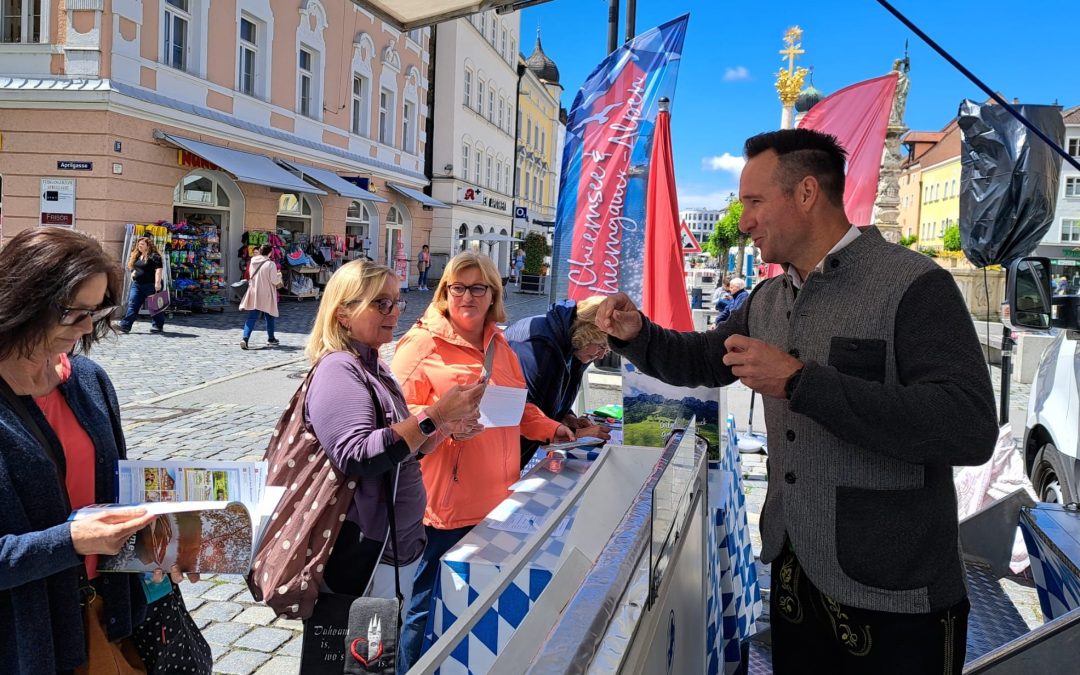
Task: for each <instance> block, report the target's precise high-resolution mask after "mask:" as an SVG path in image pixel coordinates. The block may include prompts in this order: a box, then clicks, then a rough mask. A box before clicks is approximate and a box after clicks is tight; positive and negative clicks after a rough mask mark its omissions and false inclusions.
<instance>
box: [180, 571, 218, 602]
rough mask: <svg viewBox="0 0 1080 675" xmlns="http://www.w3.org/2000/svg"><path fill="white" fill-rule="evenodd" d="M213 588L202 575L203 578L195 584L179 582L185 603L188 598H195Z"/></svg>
mask: <svg viewBox="0 0 1080 675" xmlns="http://www.w3.org/2000/svg"><path fill="white" fill-rule="evenodd" d="M213 587H214V584H213V583H211V582H210V581H209V580H208V579H207V578H206V576H205V575H203V577H202V578H201V579H199V580H198V581H196V582H195V583H191V582H189V581H183V582H181V583H180V592H181V593H182V594H183V596H184V601H185V602H186V601H187V599H188V598H197V597H199V596H200V595H202V594H203V593H204V592H206V591H208V590H210V589H211V588H213Z"/></svg>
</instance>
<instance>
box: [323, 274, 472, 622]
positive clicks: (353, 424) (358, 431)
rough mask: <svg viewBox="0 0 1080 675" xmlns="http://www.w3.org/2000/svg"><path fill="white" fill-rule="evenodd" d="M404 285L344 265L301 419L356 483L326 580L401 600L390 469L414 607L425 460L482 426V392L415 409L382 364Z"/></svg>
mask: <svg viewBox="0 0 1080 675" xmlns="http://www.w3.org/2000/svg"><path fill="white" fill-rule="evenodd" d="M400 285H401V284H400V281H399V280H398V277H397V275H396V274H394V272H393V270H391V269H390V268H389V267H385V266H383V265H376V264H374V263H371V262H367V261H363V260H355V261H353V262H350V263H347V264H346V265H344V266H342V267H341V269H339V270H338V271H337V272H335V273H334V276H332V277H331V278H330V282H329V283H328V284H327V285H326V292H325V294H324V296H323V299H322V303H321V304H320V306H319V313H318V315H317V316H316V317H315V326H314V328H313V329H312V332H311V337H310V338H309V339H308V345H307V356H308V359H310V360H311V362H312V364H314V366H313V367H314V368H315V374H314V375H313V376H312V378H311V384H310V385H309V387H308V391H307V402H306V405H305V408H304V413H305V415H306V416H307V420H308V422H309V423H310V424H311V428H312V429H313V430H314V431H315V435H316V437H318V439H319V444H320V445H321V446H322V448H323V450H324V451H325V452H326V454H327V455H328V456H329V457H330V461H331V462H333V463H334V465H335V466H336V467H337V468H338V469H339V470H340V471H341V472H342V473H344V474H346V475H348V476H350V477H352V478H355V479H357V482H356V493H355V496H354V498H353V504H352V505H351V506H350V507H349V511H348V514H347V515H346V520H345V522H344V523H343V525H342V528H341V533H340V534H339V535H338V538H337V541H336V542H335V543H334V549H333V553H332V554H331V555H330V559H329V561H327V564H326V570H325V573H324V577H323V583H324V584H325V585H326V587H327V590H330V591H332V592H335V593H343V594H348V595H365V594H366V595H369V596H372V597H385V598H393V597H394V567H393V565H394V557H395V556H394V554H393V552H392V551H391V546H389V545H387V539H388V538H389V536H388V535H389V530H388V520H387V506H388V500H387V495H388V493H389V491H388V490H387V489H386V485H387V480H386V479H387V474H388V473H391V476H392V478H393V481H392V484H393V486H394V494H395V497H394V500H393V508H394V514H395V519H396V525H397V540H398V547H399V549H398V551H397V556H396V557H397V565H398V571H399V573H400V578H401V590H402V593H403V594H404V595H405V603H406V605H405V606H408V601H409V597H410V596H411V595H412V592H411V591H412V579H413V572H414V567H415V566H416V564H417V563H418V562H419V560H420V554H421V553H422V552H423V550H424V545H425V543H426V539H425V536H424V526H423V523H422V522H421V521H422V518H423V516H424V507H425V506H426V503H427V496H426V493H425V492H424V483H423V481H422V480H421V478H420V463H419V461H418V455H419V454H420V453H422V452H425V451H430V450H431V449H433V448H434V447H435V446H436V445H437V444H438V443H439V442H440V441H441V440H442V439H443V438H444V437H445V435H447V434H450V433H458V432H461V431H464V430H466V429H468V428H471V427H472V426H475V425H476V424H477V421H476V420H477V419H478V418H479V415H480V412H479V405H480V397H481V396H483V390H484V387H483V385H469V386H465V387H460V386H459V387H454V388H453V389H452V390H450V391H449V392H447V394H446V395H445V396H443V397H442V398H441V399H439V401H438V402H436V403H435V404H434V405H430V406H428V407H427V408H426V409H423V410H419V411H417V412H416V413H415V414H413V413H411V412H410V411H409V409H408V407H407V406H406V405H405V398H404V396H403V395H402V393H401V388H400V387H399V386H398V383H397V381H396V380H395V379H394V376H393V374H391V372H390V368H389V367H388V366H387V365H386V364H385V363H383V361H382V360H381V359H380V358H379V348H380V347H382V346H383V345H385V344H387V343H389V342H390V341H391V340H392V339H393V337H394V329H395V328H396V327H397V322H398V318H399V317H400V316H401V311H402V310H403V309H404V308H405V300H402V299H400V298H399V297H398V296H399V293H400V290H399V289H400ZM373 396H374V397H375V398H373ZM380 417H381V419H380Z"/></svg>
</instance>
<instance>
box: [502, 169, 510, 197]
mask: <svg viewBox="0 0 1080 675" xmlns="http://www.w3.org/2000/svg"><path fill="white" fill-rule="evenodd" d="M503 171H504V172H505V174H504V175H503V185H505V186H506V190H507V191H508V192H509V191H510V187H511V185H510V165H509V164H507V165H506V166H504V167H503Z"/></svg>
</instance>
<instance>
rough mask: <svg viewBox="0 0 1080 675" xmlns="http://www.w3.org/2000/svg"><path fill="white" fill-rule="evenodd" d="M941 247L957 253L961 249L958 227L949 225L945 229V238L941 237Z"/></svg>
mask: <svg viewBox="0 0 1080 675" xmlns="http://www.w3.org/2000/svg"><path fill="white" fill-rule="evenodd" d="M943 247H944V248H945V250H946V251H959V250H960V249H961V248H963V247H962V246H961V245H960V226H959V225H950V226H948V227H947V228H945V236H944V237H943Z"/></svg>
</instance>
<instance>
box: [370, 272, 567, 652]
mask: <svg viewBox="0 0 1080 675" xmlns="http://www.w3.org/2000/svg"><path fill="white" fill-rule="evenodd" d="M503 293H504V291H503V285H502V279H501V278H500V276H499V272H498V270H497V269H496V268H495V263H493V262H492V261H491V259H490V258H487V257H486V256H482V255H479V254H478V253H475V252H473V251H465V252H463V253H459V254H458V255H456V256H454V257H453V258H452V259H451V260H450V262H449V264H448V265H447V267H446V270H445V271H444V272H443V274H442V278H440V279H439V285H438V286H437V287H436V289H435V297H434V299H433V300H432V302H431V305H429V306H428V308H427V311H426V312H424V315H423V316H422V317H421V318H420V319H419V320H418V321H417V322H416V324H415V325H414V326H413V327H412V328H410V329H409V332H407V333H406V334H405V336H404V337H402V338H401V340H400V341H399V342H398V344H397V350H396V352H395V353H394V359H393V362H392V363H391V368H393V371H394V375H396V376H397V379H398V381H399V382H400V383H401V388H402V390H403V391H404V393H405V400H406V401H407V402H408V404H409V406H410V407H411V408H412V409H413V410H417V409H422V408H423V407H425V406H429V405H431V404H432V403H433V402H437V401H440V400H442V399H443V398H444V397H445V396H446V395H447V392H449V391H452V389H453V388H454V387H455V386H460V385H463V384H466V383H470V382H477V381H479V380H480V379H481V378H482V377H484V376H485V375H486V376H487V377H488V378H489V379H488V382H490V383H492V384H495V385H500V386H504V387H517V388H524V387H525V378H524V376H523V375H522V373H521V366H520V365H519V364H518V360H517V357H516V356H515V355H514V352H513V351H512V350H511V349H510V346H509V345H508V344H507V343H506V338H504V337H503V335H502V331H501V330H499V328H498V327H497V326H496V323H498V322H500V321H505V320H506V310H505V308H504V306H503ZM485 357H486V359H487V362H489V363H490V370H489V372H486V373H485V372H484V371H485ZM521 436H525V437H526V438H531V439H535V440H542V441H552V440H555V441H561V440H571V439H573V437H574V434H573V432H572V431H571V430H570V429H569V428H567V427H566V426H564V425H563V424H561V423H560V422H558V421H556V420H553V419H549V418H547V417H545V416H544V413H543V412H541V411H540V409H539V408H537V407H536V406H535V405H533V404H532V403H526V404H525V408H524V410H523V411H522V415H521V421H520V423H519V424H517V425H514V426H506V427H497V428H491V429H485V428H484V427H483V426H481V425H479V424H475V425H472V426H470V427H467V428H465V429H462V430H459V431H457V432H455V433H452V434H450V435H449V437H447V438H445V439H443V440H442V441H441V442H440V443H439V444H438V446H437V447H436V448H435V450H436V452H433V453H432V454H430V455H428V456H426V457H425V458H424V459H423V461H422V466H423V470H424V471H423V478H424V487H425V488H426V489H427V494H428V495H429V497H430V498H429V500H428V506H427V510H426V511H425V513H424V524H425V526H426V532H427V546H426V547H425V548H424V553H423V556H422V557H421V560H420V565H419V566H418V567H417V570H416V577H415V578H414V580H413V597H412V603H411V604H410V606H409V611H408V614H407V616H406V618H405V626H404V627H403V629H402V634H401V651H400V652H399V656H398V672H399V673H400V672H405V671H407V670H408V669H409V668H410V667H412V666H413V664H414V663H416V660H417V659H418V658H419V657H420V649H421V646H422V644H423V632H424V625H425V623H426V621H427V616H428V612H429V611H430V604H431V593H432V590H433V588H434V585H435V575H436V572H437V570H438V565H439V558H440V557H442V555H443V554H444V553H446V552H447V551H448V550H450V548H451V547H453V546H454V544H456V543H457V542H458V541H459V540H460V539H461V538H462V537H464V536H465V535H466V534H467V533H468V532H469V530H470V529H472V527H473V525H476V524H477V523H478V522H480V521H481V520H483V519H484V517H485V516H487V514H488V512H490V511H491V509H493V508H494V507H495V506H496V505H497V504H498V503H499V502H501V501H502V500H503V499H505V498H506V496H507V495H508V494H509V489H508V488H509V487H510V485H511V484H513V483H514V482H515V481H516V480H517V479H518V477H519V474H520V471H519V461H520V460H519V451H518V439H519V437H521Z"/></svg>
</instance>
